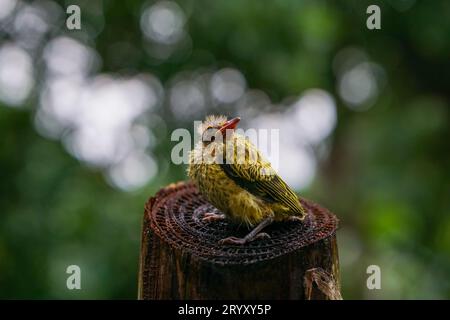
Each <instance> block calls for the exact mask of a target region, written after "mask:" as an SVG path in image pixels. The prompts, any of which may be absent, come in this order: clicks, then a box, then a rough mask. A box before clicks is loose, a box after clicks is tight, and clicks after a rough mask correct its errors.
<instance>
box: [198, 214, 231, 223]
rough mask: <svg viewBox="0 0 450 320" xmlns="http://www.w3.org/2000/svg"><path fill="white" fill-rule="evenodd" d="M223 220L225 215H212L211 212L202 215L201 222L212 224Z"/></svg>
mask: <svg viewBox="0 0 450 320" xmlns="http://www.w3.org/2000/svg"><path fill="white" fill-rule="evenodd" d="M223 219H225V215H224V214H223V213H220V214H218V213H213V212H206V213H205V214H204V215H203V218H202V221H203V222H212V221H218V220H223Z"/></svg>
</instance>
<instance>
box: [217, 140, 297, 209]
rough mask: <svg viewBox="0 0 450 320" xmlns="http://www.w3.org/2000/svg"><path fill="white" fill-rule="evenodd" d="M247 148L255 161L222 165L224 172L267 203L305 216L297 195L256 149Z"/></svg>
mask: <svg viewBox="0 0 450 320" xmlns="http://www.w3.org/2000/svg"><path fill="white" fill-rule="evenodd" d="M246 147H247V148H250V149H252V151H254V152H255V154H256V157H257V158H256V159H253V161H248V159H246V161H241V162H239V161H232V163H226V161H225V160H224V163H223V164H221V165H220V166H221V168H222V170H223V171H224V172H225V174H226V175H227V176H228V177H229V178H230V179H232V180H233V181H234V182H235V183H236V184H237V185H239V186H240V187H241V188H243V189H245V190H247V191H248V192H250V193H251V194H253V195H255V196H257V197H260V198H262V199H264V200H265V201H267V202H272V203H279V204H282V205H284V206H286V207H288V208H289V209H290V211H291V213H292V214H296V215H302V216H303V215H304V209H303V208H302V205H301V204H300V201H299V200H298V197H297V195H296V194H295V193H294V191H292V189H291V188H290V187H289V186H288V185H287V184H286V182H284V181H283V179H281V177H280V176H279V175H278V174H277V173H276V172H275V170H274V169H273V168H272V166H271V165H270V163H269V162H268V161H266V160H265V159H264V158H263V157H262V156H261V154H260V153H259V152H258V151H257V149H256V147H255V146H253V145H252V144H250V143H247V146H246Z"/></svg>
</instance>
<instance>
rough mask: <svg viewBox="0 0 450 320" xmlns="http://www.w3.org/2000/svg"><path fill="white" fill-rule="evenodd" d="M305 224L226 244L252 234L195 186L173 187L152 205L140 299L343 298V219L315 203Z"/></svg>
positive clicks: (147, 220) (145, 229) (145, 237)
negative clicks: (211, 215)
mask: <svg viewBox="0 0 450 320" xmlns="http://www.w3.org/2000/svg"><path fill="white" fill-rule="evenodd" d="M301 203H302V205H303V206H304V207H305V209H306V210H307V211H308V216H307V218H306V219H305V220H304V221H303V222H282V223H281V222H280V223H274V224H273V225H271V226H269V227H267V228H266V229H265V232H267V233H269V234H270V236H271V238H270V239H259V240H256V241H254V242H251V243H248V244H245V245H219V244H218V241H219V240H220V239H223V238H226V237H228V236H240V237H241V236H244V235H245V234H246V233H248V229H247V228H245V227H242V226H241V227H239V226H236V225H233V224H231V223H229V221H227V220H222V221H214V222H203V221H202V217H203V214H204V213H206V212H218V210H217V209H215V208H214V207H213V206H212V205H211V204H209V203H208V202H207V201H206V200H205V199H204V198H203V197H202V196H201V195H200V194H199V192H198V190H197V188H196V187H195V186H194V185H193V184H191V183H184V182H181V183H178V184H173V185H170V186H168V187H166V188H164V189H162V190H161V191H159V192H158V193H157V194H156V196H155V197H152V198H150V199H149V201H148V202H147V204H146V207H145V214H144V221H143V230H142V245H141V257H140V270H139V293H138V294H139V298H140V299H339V298H340V292H339V263H338V252H337V245H336V236H335V232H336V229H337V226H338V220H337V218H336V216H334V215H333V214H332V213H330V212H329V211H328V210H326V209H324V208H322V207H320V206H318V205H317V204H314V203H312V202H310V201H308V200H304V199H301Z"/></svg>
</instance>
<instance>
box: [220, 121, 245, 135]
mask: <svg viewBox="0 0 450 320" xmlns="http://www.w3.org/2000/svg"><path fill="white" fill-rule="evenodd" d="M239 121H241V118H239V117H236V118H233V119H231V120H228V121H227V122H225V123H224V124H223V126H222V127H220V129H219V130H220V132H221V133H222V135H225V134H226V132H227V129H231V130H234V129H235V128H236V126H237V124H238V123H239Z"/></svg>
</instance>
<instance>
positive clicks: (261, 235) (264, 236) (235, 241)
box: [219, 232, 270, 245]
mask: <svg viewBox="0 0 450 320" xmlns="http://www.w3.org/2000/svg"><path fill="white" fill-rule="evenodd" d="M257 239H270V235H269V234H268V233H266V232H260V233H258V234H257V235H256V236H254V237H253V238H250V237H244V238H238V237H228V238H225V239H222V240H219V244H220V245H224V244H231V245H243V244H246V243H249V242H252V241H255V240H257Z"/></svg>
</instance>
